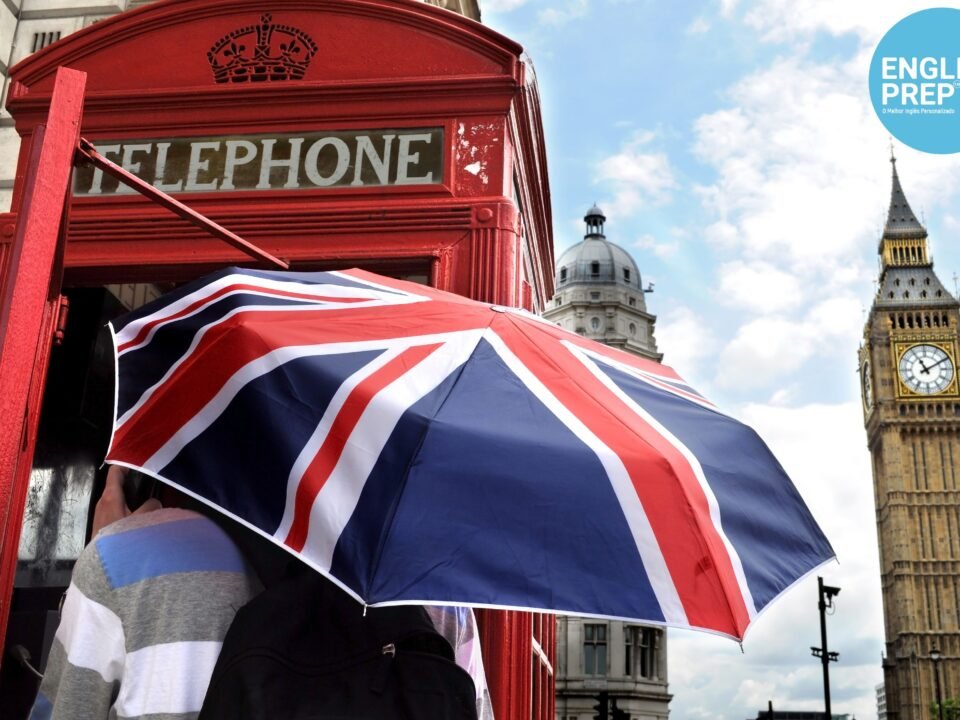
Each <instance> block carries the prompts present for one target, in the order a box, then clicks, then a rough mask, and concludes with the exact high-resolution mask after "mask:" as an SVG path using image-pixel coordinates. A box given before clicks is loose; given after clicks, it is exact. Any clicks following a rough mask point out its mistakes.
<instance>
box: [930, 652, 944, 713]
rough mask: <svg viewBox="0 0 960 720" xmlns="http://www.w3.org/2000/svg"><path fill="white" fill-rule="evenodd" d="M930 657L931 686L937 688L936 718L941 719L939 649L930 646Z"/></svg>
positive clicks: (941, 700) (941, 699)
mask: <svg viewBox="0 0 960 720" xmlns="http://www.w3.org/2000/svg"><path fill="white" fill-rule="evenodd" d="M930 659H931V660H933V686H934V687H935V688H936V690H937V720H943V698H942V697H941V696H940V651H939V650H937V649H936V648H931V650H930Z"/></svg>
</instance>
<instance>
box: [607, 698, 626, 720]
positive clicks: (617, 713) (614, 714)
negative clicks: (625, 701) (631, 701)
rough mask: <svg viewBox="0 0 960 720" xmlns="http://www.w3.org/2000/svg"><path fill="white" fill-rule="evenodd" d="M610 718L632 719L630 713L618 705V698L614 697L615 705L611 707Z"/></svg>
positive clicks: (615, 719) (613, 719)
mask: <svg viewBox="0 0 960 720" xmlns="http://www.w3.org/2000/svg"><path fill="white" fill-rule="evenodd" d="M610 720H630V713H628V712H627V711H626V710H621V709H620V708H618V707H617V699H616V698H614V699H613V707H612V708H610Z"/></svg>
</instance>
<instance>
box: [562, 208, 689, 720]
mask: <svg viewBox="0 0 960 720" xmlns="http://www.w3.org/2000/svg"><path fill="white" fill-rule="evenodd" d="M584 221H585V222H586V233H585V234H584V238H583V241H582V242H579V243H577V244H576V245H574V246H573V247H572V248H570V249H569V250H567V251H566V252H565V253H563V255H561V256H560V260H559V262H558V263H557V275H556V287H557V292H556V295H554V297H553V301H552V302H551V303H550V306H549V307H548V308H547V309H546V310H545V311H544V313H543V316H544V317H545V318H547V319H548V320H551V321H552V322H555V323H557V324H558V325H560V326H562V327H565V328H567V329H569V330H573V331H575V332H578V333H580V334H581V335H584V336H586V337H589V338H592V339H594V340H599V341H600V342H603V343H606V344H607V345H613V346H614V347H618V348H620V349H621V350H626V351H627V352H632V353H634V354H636V355H640V356H642V357H645V358H649V359H651V360H656V361H658V362H659V361H660V360H661V358H662V357H663V356H662V355H661V354H660V353H659V352H658V351H657V343H656V340H655V339H654V336H653V326H654V323H655V322H656V317H655V316H654V315H651V314H650V313H648V312H647V306H646V301H645V300H644V295H645V293H646V292H649V291H650V289H647V290H644V288H643V284H642V282H641V280H640V271H639V269H638V268H637V264H636V263H635V262H634V260H633V258H632V257H631V256H630V254H629V253H628V252H627V251H626V250H624V249H623V248H621V247H619V246H618V245H615V244H614V243H612V242H610V241H609V240H607V239H606V236H605V235H604V232H603V224H604V222H605V221H606V217H604V214H603V212H602V211H601V210H600V208H598V207H596V206H594V207H592V208H590V210H588V211H587V214H586V216H585V217H584ZM556 681H557V697H556V703H557V720H591V718H593V717H594V714H595V711H594V709H593V708H594V706H595V705H596V703H597V697H598V695H599V694H600V693H601V692H606V693H607V695H608V698H609V700H610V706H609V708H610V709H611V710H612V707H613V700H614V699H616V702H617V709H618V710H621V711H623V712H625V713H626V716H627V717H629V718H643V720H666V718H667V717H668V714H669V703H670V698H671V696H670V694H669V693H668V692H667V639H666V633H665V632H664V631H663V629H661V628H655V627H648V626H644V625H639V624H636V623H626V622H619V621H612V620H602V619H592V618H577V617H559V618H557V668H556Z"/></svg>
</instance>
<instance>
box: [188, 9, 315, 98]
mask: <svg viewBox="0 0 960 720" xmlns="http://www.w3.org/2000/svg"><path fill="white" fill-rule="evenodd" d="M316 53H317V44H316V43H315V42H314V41H313V39H312V38H311V37H310V36H309V35H307V34H306V33H305V32H304V31H303V30H300V29H299V28H295V27H293V26H292V25H277V24H274V23H273V16H272V15H270V13H264V14H263V15H262V16H261V17H260V23H259V24H257V25H248V26H246V27H242V28H237V29H236V30H234V31H232V32H230V33H227V34H226V35H224V36H223V37H222V38H220V39H219V40H218V41H217V42H216V44H214V46H213V47H212V48H210V50H209V52H208V53H207V59H208V60H209V61H210V67H211V68H212V69H213V79H214V80H215V81H216V82H218V83H227V82H235V83H241V82H269V81H271V80H301V79H303V75H304V73H305V72H306V71H307V67H308V66H309V65H310V61H311V60H312V59H313V56H314V55H316Z"/></svg>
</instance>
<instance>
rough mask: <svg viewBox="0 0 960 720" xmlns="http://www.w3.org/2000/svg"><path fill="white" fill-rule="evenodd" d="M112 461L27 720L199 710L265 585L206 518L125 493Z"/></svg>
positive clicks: (173, 715)
mask: <svg viewBox="0 0 960 720" xmlns="http://www.w3.org/2000/svg"><path fill="white" fill-rule="evenodd" d="M126 474H127V471H126V469H125V468H121V467H118V466H111V467H110V469H109V471H108V473H107V480H106V486H105V488H104V492H103V495H102V496H101V497H100V500H99V501H98V502H97V505H96V509H95V512H94V520H93V540H92V541H91V542H90V543H89V544H88V545H87V547H86V548H85V549H84V550H83V552H82V553H81V554H80V557H79V559H78V560H77V563H76V566H75V567H74V570H73V576H72V578H71V582H70V586H69V588H68V589H67V592H66V596H65V599H64V602H63V607H62V610H61V619H60V626H59V628H58V629H57V632H56V635H55V637H54V641H53V647H52V648H51V651H50V655H49V658H48V661H47V667H46V672H45V674H44V678H43V681H42V682H41V684H40V690H39V694H38V696H37V699H36V701H35V703H34V706H33V709H32V711H31V715H30V719H31V720H74V719H75V718H80V717H82V718H89V719H90V720H100V719H101V718H103V719H104V720H107V719H108V718H110V719H111V720H112V719H113V718H117V717H120V718H141V717H146V716H154V715H155V716H158V717H163V718H164V719H165V720H181V719H182V720H188V719H189V718H194V717H196V714H197V713H198V712H199V710H200V706H201V704H202V703H203V697H204V694H205V693H206V690H207V686H208V685H209V682H210V674H211V673H212V671H213V666H214V664H215V663H216V659H217V656H218V655H219V652H220V647H221V645H222V642H223V638H224V636H225V635H226V632H227V629H228V628H229V626H230V623H231V621H232V620H233V617H234V615H235V614H236V612H237V610H238V609H240V607H242V606H243V605H245V604H246V603H247V602H248V601H249V600H250V599H252V598H253V597H254V596H255V595H256V594H257V593H258V592H259V591H260V589H261V587H260V582H259V580H258V578H257V575H256V573H254V572H253V570H252V569H251V568H250V566H249V565H248V563H247V561H246V560H245V558H244V556H243V554H242V553H241V552H240V550H239V549H238V547H237V546H236V544H235V543H234V542H233V541H232V540H231V539H230V537H229V536H228V535H227V533H226V532H225V531H224V530H222V529H221V528H220V526H218V525H217V523H215V522H213V521H212V520H210V519H209V518H207V517H205V516H203V515H201V514H199V513H196V512H193V511H190V510H184V509H178V508H161V507H160V505H159V502H157V501H156V500H148V501H147V502H146V503H144V504H143V505H142V506H141V507H140V508H138V509H137V510H136V511H134V512H131V510H130V508H128V507H127V504H126V501H125V499H124V494H123V484H124V478H125V476H126Z"/></svg>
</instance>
